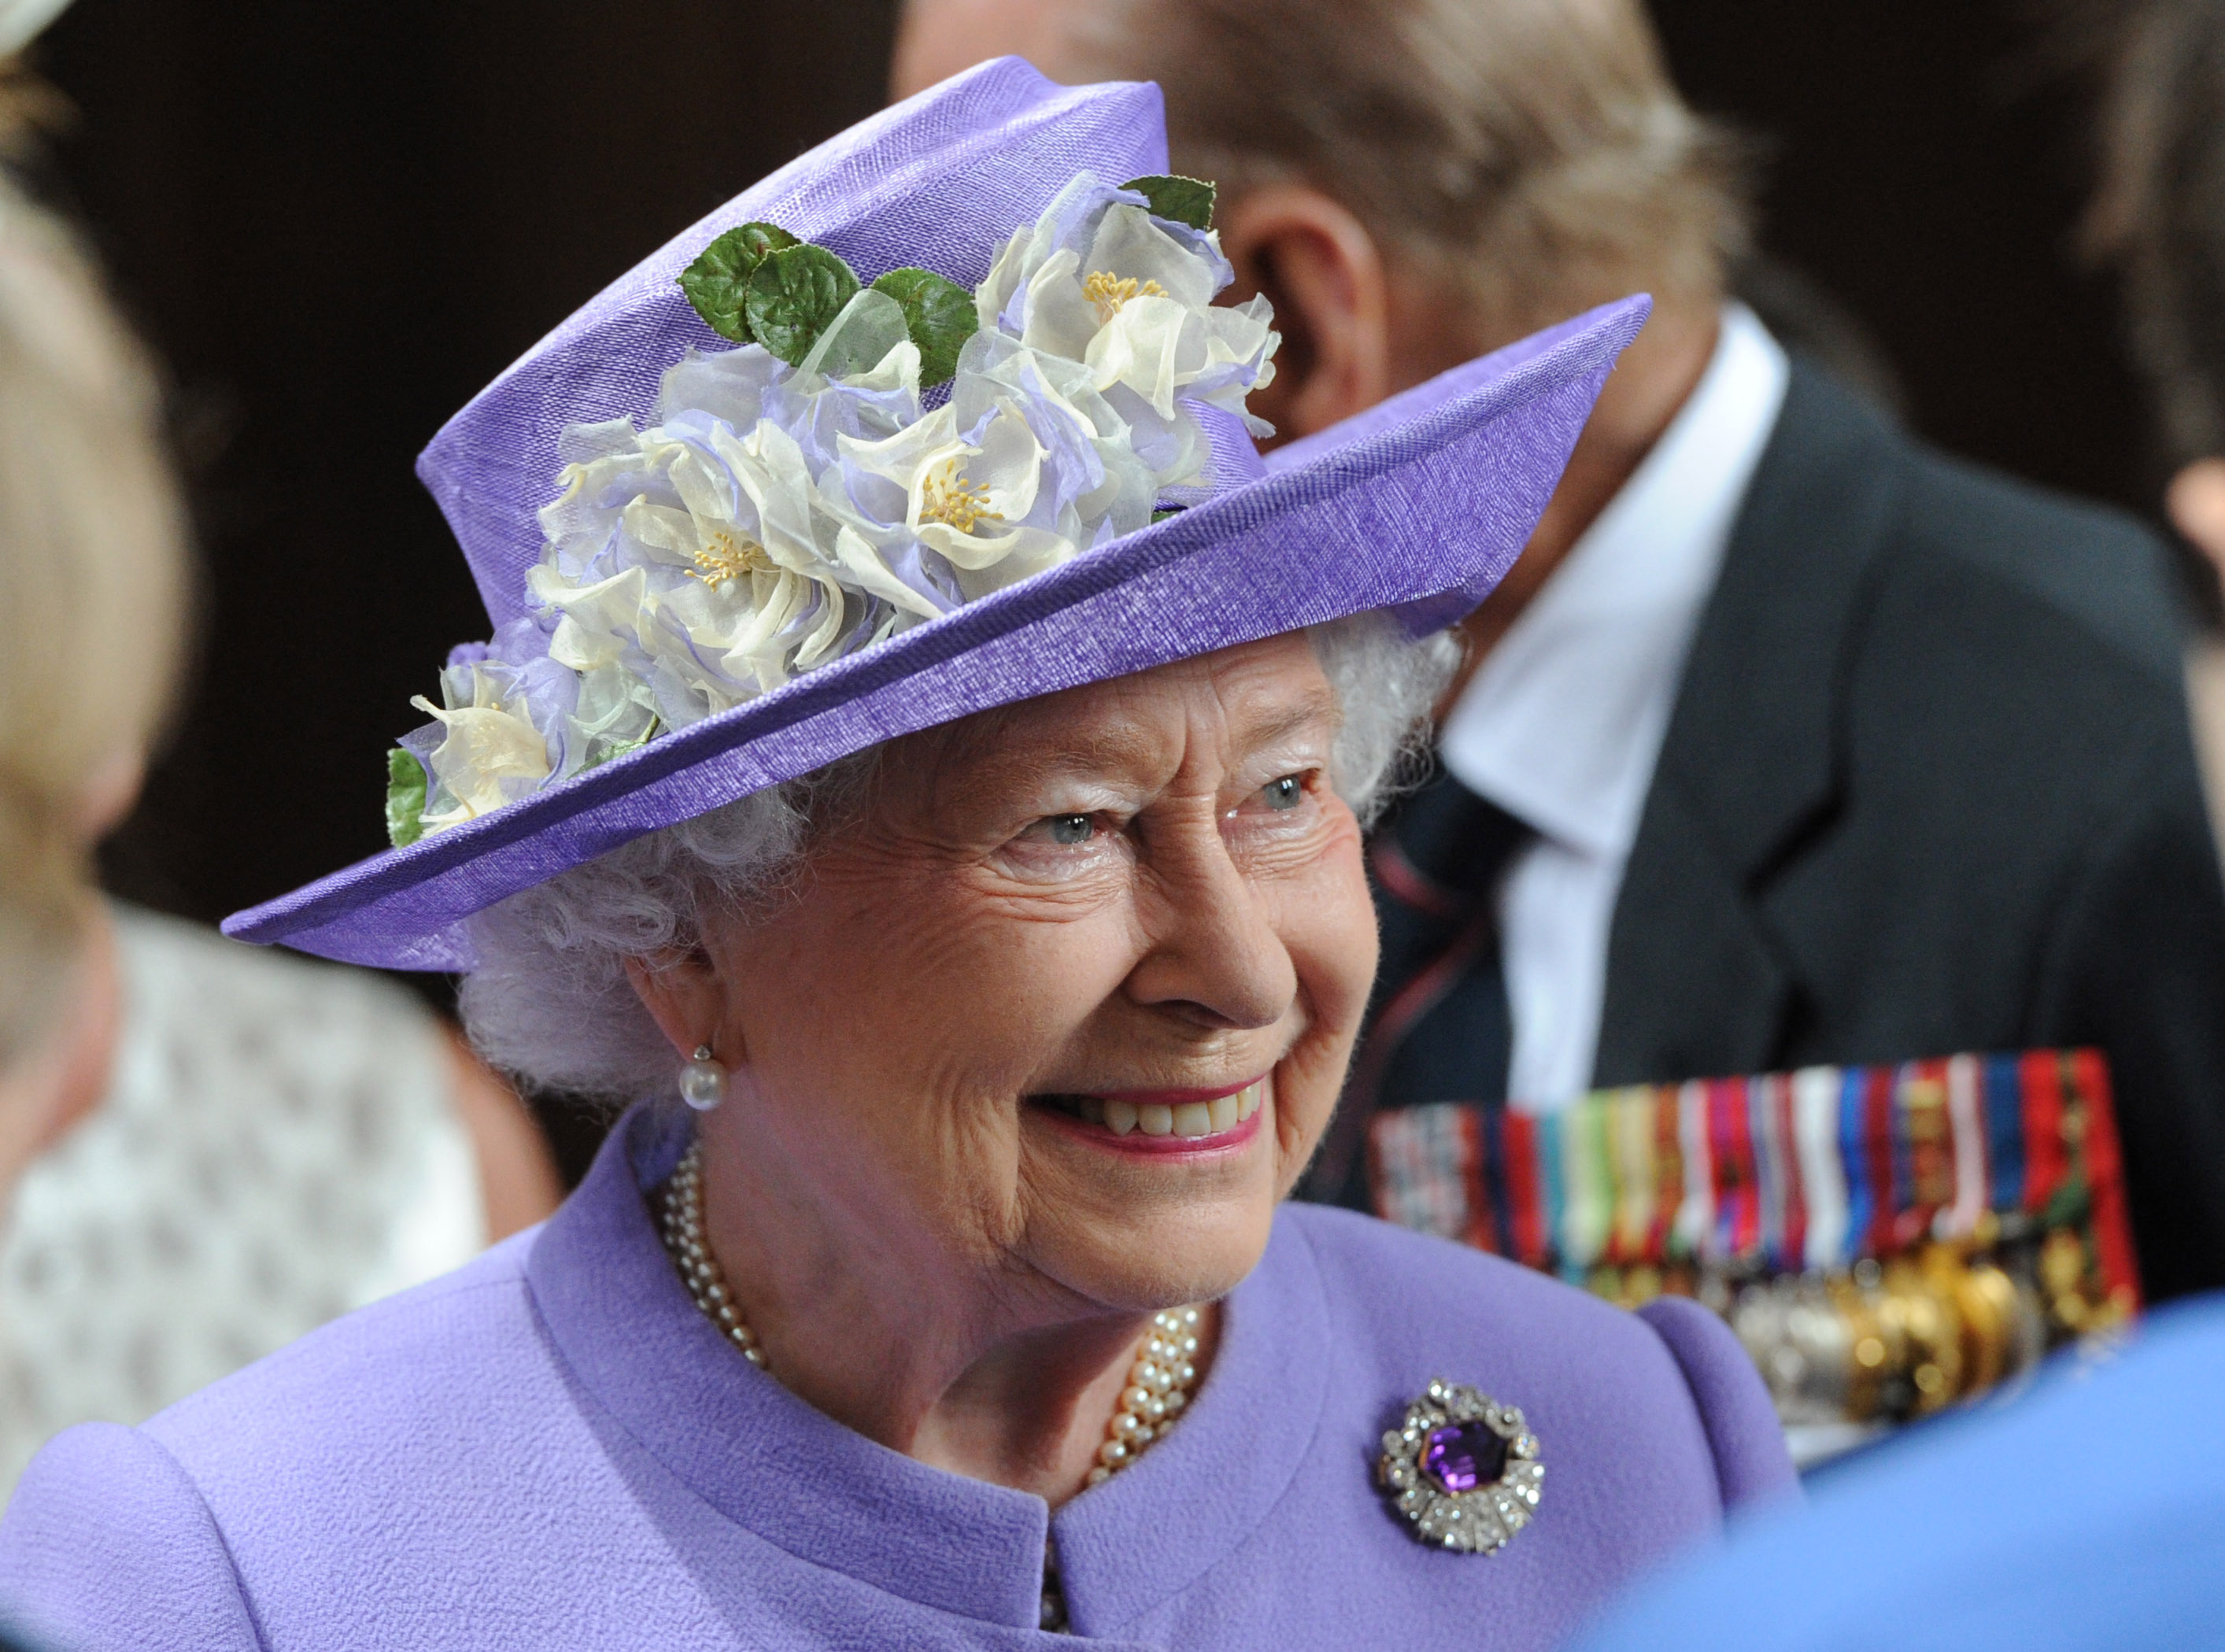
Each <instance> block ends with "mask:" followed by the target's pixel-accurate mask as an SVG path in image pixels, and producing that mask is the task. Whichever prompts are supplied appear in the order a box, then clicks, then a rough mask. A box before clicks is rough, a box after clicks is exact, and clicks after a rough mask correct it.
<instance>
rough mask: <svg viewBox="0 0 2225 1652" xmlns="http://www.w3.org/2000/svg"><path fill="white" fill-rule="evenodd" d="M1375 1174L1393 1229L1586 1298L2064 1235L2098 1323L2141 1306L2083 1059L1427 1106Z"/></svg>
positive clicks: (1382, 1139) (1386, 1133)
mask: <svg viewBox="0 0 2225 1652" xmlns="http://www.w3.org/2000/svg"><path fill="white" fill-rule="evenodd" d="M1369 1168H1370V1174H1371V1177H1372V1187H1373V1191H1374V1198H1375V1206H1376V1210H1377V1211H1378V1212H1379V1214H1381V1215H1383V1216H1385V1217H1386V1218H1389V1219H1391V1220H1392V1221H1394V1222H1398V1223H1402V1224H1404V1225H1406V1226H1408V1227H1412V1228H1417V1229H1420V1230H1421V1231H1423V1232H1427V1233H1435V1234H1438V1235H1441V1236H1442V1237H1446V1238H1448V1239H1456V1240H1459V1241H1461V1242H1462V1243H1464V1244H1474V1245H1478V1246H1480V1247H1481V1248H1482V1249H1484V1250H1492V1251H1496V1252H1498V1253H1499V1254H1500V1255H1502V1256H1512V1257H1513V1258H1515V1259H1516V1260H1518V1261H1520V1262H1523V1263H1527V1264H1529V1265H1531V1266H1532V1267H1536V1268H1541V1269H1550V1270H1551V1271H1553V1272H1556V1273H1558V1274H1560V1275H1563V1277H1565V1278H1568V1279H1569V1280H1571V1281H1573V1282H1578V1283H1588V1284H1592V1285H1594V1287H1597V1286H1600V1285H1601V1275H1603V1274H1607V1275H1616V1276H1618V1277H1620V1275H1626V1274H1627V1273H1629V1272H1631V1271H1632V1270H1646V1271H1647V1272H1648V1274H1649V1275H1658V1276H1659V1277H1660V1278H1661V1280H1662V1281H1663V1282H1664V1285H1665V1286H1666V1288H1676V1282H1677V1280H1678V1279H1680V1278H1683V1277H1687V1276H1690V1277H1694V1278H1703V1277H1706V1276H1708V1275H1715V1276H1720V1277H1728V1278H1731V1279H1734V1280H1738V1281H1745V1280H1752V1279H1756V1278H1762V1279H1765V1278H1769V1277H1772V1276H1775V1275H1785V1274H1791V1273H1803V1274H1806V1273H1818V1274H1826V1275H1828V1274H1831V1273H1834V1272H1842V1271H1844V1270H1847V1269H1852V1268H1854V1266H1855V1265H1856V1264H1858V1263H1863V1262H1865V1261H1874V1262H1880V1263H1883V1262H1886V1261H1888V1260H1890V1259H1892V1258H1894V1257H1899V1256H1908V1255H1910V1254H1912V1253H1914V1252H1915V1251H1917V1250H1919V1249H1922V1248H1924V1247H1925V1246H1930V1245H1936V1244H1943V1243H1948V1244H1956V1245H1959V1246H1962V1247H1963V1248H1965V1249H1966V1250H1972V1251H1978V1250H1992V1249H1994V1248H1995V1247H1996V1246H1998V1245H2000V1244H2019V1243H2032V1242H2036V1241H2038V1239H2040V1238H2042V1237H2046V1236H2050V1235H2055V1234H2063V1235H2068V1236H2070V1238H2071V1239H2073V1240H2075V1241H2076V1246H2077V1250H2076V1257H2075V1258H2074V1260H2075V1261H2076V1263H2077V1264H2078V1265H2080V1266H2082V1268H2083V1269H2084V1272H2083V1274H2082V1275H2081V1276H2079V1277H2078V1278H2077V1279H2076V1281H2075V1284H2076V1289H2077V1291H2078V1292H2079V1293H2082V1300H2086V1301H2089V1306H2090V1307H2091V1310H2092V1312H2093V1313H2095V1315H2096V1316H2099V1315H2101V1314H2102V1313H2103V1312H2104V1310H2105V1308H2106V1309H2108V1311H2110V1312H2114V1313H2120V1314H2121V1313H2129V1312H2132V1311H2133V1310H2135V1309H2136V1308H2137V1307H2138V1305H2139V1276H2138V1272H2137V1269H2136V1268H2135V1266H2134V1262H2133V1245H2132V1237H2131V1230H2130V1227H2129V1225H2128V1222H2127V1217H2126V1211H2125V1193H2124V1176H2123V1165H2122V1157H2121V1155H2120V1149H2119V1146H2118V1141H2117V1127H2116V1118H2115V1112H2114V1107H2113V1105H2112V1103H2111V1099H2110V1092H2109V1074H2108V1064H2107V1063H2106V1062H2105V1060H2103V1058H2102V1056H2101V1054H2100V1052H2098V1051H2095V1050H2090V1049H2080V1050H2032V1051H2026V1052H2024V1053H2021V1054H2000V1055H1956V1056H1950V1057H1946V1058H1943V1059H1939V1060H1917V1061H1905V1062H1899V1063H1895V1064H1892V1065H1889V1066H1877V1067H1810V1068H1805V1069H1803V1070H1802V1071H1800V1072H1797V1073H1767V1074H1762V1075H1759V1076H1756V1077H1749V1078H1734V1079H1696V1080H1692V1081H1689V1082H1687V1083H1684V1084H1678V1085H1654V1086H1634V1087H1630V1088H1625V1089H1620V1090H1611V1091H1604V1092H1598V1093H1595V1094H1593V1095H1588V1096H1586V1097H1584V1098H1582V1099H1580V1100H1578V1101H1576V1102H1575V1103H1574V1104H1571V1105H1569V1106H1567V1107H1565V1108H1562V1109H1559V1110H1557V1111H1552V1112H1550V1113H1543V1114H1529V1113H1525V1112H1520V1111H1510V1110H1502V1109H1498V1108H1483V1107H1479V1106H1474V1105H1471V1104H1466V1103H1460V1102H1442V1103H1437V1104H1431V1105H1429V1106H1423V1107H1412V1108H1407V1109H1404V1110H1401V1111H1392V1112H1385V1113H1383V1114H1379V1116H1378V1117H1376V1118H1375V1119H1374V1120H1373V1121H1372V1123H1371V1125H1370V1130H1369ZM2063 1243H2067V1241H2066V1242H2057V1253H2056V1255H2057V1259H2056V1260H2055V1261H2054V1262H2052V1263H2051V1264H2050V1266H2051V1267H2052V1268H2054V1269H2056V1271H2057V1273H2063V1269H2066V1268H2068V1267H2069V1266H2070V1265H2071V1264H2070V1263H2066V1262H2064V1261H2063V1257H2064V1256H2070V1252H2068V1251H2065V1250H2063V1248H2062V1246H2063ZM2064 1277H2065V1278H2068V1277H2069V1275H2067V1274H2065V1275H2064ZM2058 1283H2060V1281H2058ZM2065 1288H2069V1287H2067V1286H2066V1287H2065ZM2096 1322H2097V1323H2098V1322H2099V1320H2098V1318H2097V1320H2096Z"/></svg>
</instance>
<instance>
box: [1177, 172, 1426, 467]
mask: <svg viewBox="0 0 2225 1652" xmlns="http://www.w3.org/2000/svg"><path fill="white" fill-rule="evenodd" d="M1220 249H1221V250H1222V252H1224V253H1225V254H1227V258H1228V262H1229V263H1230V264H1231V265H1233V267H1234V269H1235V271H1236V284H1235V288H1234V290H1233V294H1232V296H1233V297H1235V298H1236V299H1237V300H1238V301H1241V300H1243V299H1244V298H1246V297H1248V296H1249V295H1250V294H1252V293H1265V294H1266V295H1267V300H1268V301H1269V302H1270V303H1271V304H1272V305H1273V306H1274V307H1275V326H1276V328H1277V330H1278V331H1279V332H1281V333H1282V335H1283V343H1282V347H1281V348H1280V349H1279V350H1278V351H1277V352H1276V355H1275V379H1274V383H1271V384H1269V385H1268V386H1266V388H1265V389H1260V390H1258V391H1255V392H1254V393H1253V394H1252V396H1251V398H1250V405H1251V408H1252V412H1254V413H1256V414H1258V415H1259V416H1260V417H1261V418H1263V419H1265V420H1266V421H1269V422H1270V423H1271V424H1272V425H1273V426H1274V427H1275V430H1276V434H1277V435H1279V436H1281V437H1283V438H1285V439H1288V438H1290V437H1294V436H1309V435H1311V434H1313V433H1314V432H1315V431H1316V430H1320V429H1322V428H1323V427H1326V426H1328V425H1333V424H1334V423H1335V422H1336V421H1338V420H1340V419H1345V418H1349V417H1350V416H1351V415H1353V414H1355V413H1360V412H1362V411H1364V410H1365V409H1366V408H1372V407H1373V406H1374V405H1375V404H1376V403H1377V402H1380V401H1381V400H1383V398H1384V397H1385V396H1388V395H1390V394H1391V390H1392V389H1393V388H1395V387H1394V386H1393V384H1392V383H1391V377H1392V366H1391V360H1392V353H1393V352H1392V346H1391V292H1390V282H1389V279H1388V276H1387V275H1386V273H1385V267H1384V262H1383V256H1382V253H1381V251H1380V250H1379V249H1378V248H1377V246H1376V244H1375V237H1373V236H1372V235H1370V234H1369V233H1368V232H1367V228H1366V225H1363V224H1361V223H1360V220H1359V219H1358V218H1355V217H1353V215H1352V213H1351V212H1348V211H1347V210H1346V209H1345V208H1344V207H1343V206H1339V205H1338V204H1337V203H1336V202H1335V201H1334V200H1333V199H1330V198H1329V197H1328V196H1327V195H1325V194H1323V193H1322V192H1321V191H1320V190H1318V189H1315V188H1312V187H1309V186H1307V185H1304V184H1269V185H1267V186H1265V187H1264V188H1259V189H1255V190H1252V191H1251V192H1250V193H1247V194H1245V195H1242V196H1240V197H1239V198H1237V199H1234V200H1233V201H1231V202H1230V203H1229V204H1228V205H1227V206H1225V207H1224V208H1223V210H1222V212H1221V215H1220Z"/></svg>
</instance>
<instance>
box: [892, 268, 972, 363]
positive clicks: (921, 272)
mask: <svg viewBox="0 0 2225 1652" xmlns="http://www.w3.org/2000/svg"><path fill="white" fill-rule="evenodd" d="M873 290H874V291H875V292H877V293H886V294H888V295H889V296H890V297H891V298H892V299H894V300H896V301H897V303H898V304H900V305H902V306H903V313H904V326H906V327H907V328H909V329H910V332H911V341H912V342H913V343H914V344H916V345H918V346H919V382H920V383H922V384H940V383H942V381H943V380H945V379H947V378H949V377H952V376H954V374H955V373H956V372H957V371H958V352H959V351H961V350H963V349H964V348H965V347H966V341H967V339H970V338H972V337H973V335H974V334H975V333H976V332H979V331H980V328H981V317H980V313H979V311H978V310H977V309H976V308H975V307H974V304H973V294H971V293H969V292H967V290H966V289H965V288H963V287H960V285H959V284H958V283H957V282H954V281H948V280H946V279H945V278H944V277H942V276H941V275H936V274H935V272H934V271H933V270H932V269H891V271H889V273H888V274H887V275H880V276H877V277H875V279H874V282H873Z"/></svg>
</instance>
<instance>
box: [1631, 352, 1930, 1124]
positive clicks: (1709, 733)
mask: <svg viewBox="0 0 2225 1652" xmlns="http://www.w3.org/2000/svg"><path fill="white" fill-rule="evenodd" d="M1910 456H1911V450H1910V448H1909V446H1908V444H1907V441H1906V440H1905V438H1904V437H1903V436H1902V435H1901V434H1899V432H1898V431H1897V430H1895V429H1894V428H1893V427H1892V426H1891V425H1889V424H1887V423H1886V421H1884V420H1883V419H1882V418H1880V416H1879V415H1877V414H1875V413H1873V412H1872V411H1871V410H1870V409H1868V408H1866V407H1865V406H1863V405H1862V404H1861V402H1857V401H1856V400H1855V399H1854V397H1853V396H1851V395H1849V394H1848V392H1847V391H1845V390H1843V389H1841V388H1840V387H1839V386H1837V385H1836V384H1835V383H1833V382H1832V381H1831V380H1830V379H1829V378H1828V377H1824V376H1823V375H1822V374H1821V373H1818V372H1817V371H1816V370H1814V369H1812V368H1809V367H1806V366H1803V365H1801V364H1798V363H1797V362H1796V363H1795V364H1794V367H1793V371H1792V377H1791V383H1790V384H1789V386H1788V387H1787V389H1786V392H1785V397H1784V411H1783V412H1782V413H1781V414H1780V415H1779V416H1778V422H1777V428H1776V430H1775V431H1774V433H1773V434H1772V436H1771V438H1770V441H1769V446H1768V447H1767V448H1766V450H1765V452H1764V453H1763V455H1762V458H1761V462H1760V464H1759V465H1758V466H1757V467H1756V469H1755V472H1754V477H1753V484H1752V485H1751V486H1750V487H1749V489H1748V491H1747V493H1746V503H1745V506H1744V508H1743V509H1742V510H1741V511H1740V515H1739V518H1738V522H1737V525H1736V527H1735V528H1734V529H1733V531H1732V535H1731V541H1730V546H1729V548H1728V550H1727V552H1726V554H1725V556H1724V560H1723V569H1722V574H1721V579H1720V580H1719V581H1718V583H1717V585H1716V587H1715V595H1714V597H1713V598H1712V599H1711V600H1710V601H1709V603H1708V608H1707V611H1706V612H1705V613H1704V615H1703V616H1702V618H1701V621H1700V626H1699V630H1698V632H1697V633H1696V636H1695V637H1694V639H1693V644H1692V652H1691V655H1690V657H1689V661H1687V663H1686V666H1685V670H1684V678H1683V685H1682V687H1681V688H1680V689H1679V691H1678V694H1677V706H1676V709H1675V711H1674V712H1673V713H1672V714H1671V716H1670V723H1669V731H1668V733H1667V735H1666V737H1664V741H1663V744H1662V749H1661V756H1660V761H1659V763H1658V766H1657V768H1656V769H1655V771H1654V778H1653V784H1652V788H1651V791H1650V793H1649V794H1648V795H1647V798H1646V801H1645V813H1644V814H1643V816H1642V818H1641V820H1640V821H1639V830H1638V837H1637V840H1636V842H1635V845H1633V847H1632V853H1631V859H1630V864H1629V866H1628V869H1627V870H1626V873H1625V876H1624V880H1623V885H1622V889H1621V892H1620V896H1619V897H1618V899H1617V902H1616V905H1615V913H1614V920H1613V933H1612V934H1611V936H1610V939H1609V941H1608V950H1607V993H1606V1002H1605V1004H1604V1006H1603V1008H1602V1012H1601V1028H1600V1042H1599V1053H1598V1056H1597V1058H1596V1062H1595V1065H1594V1082H1596V1083H1598V1084H1601V1085H1614V1084H1626V1083H1638V1082H1649V1081H1654V1080H1659V1079H1675V1078H1683V1077H1687V1076H1690V1075H1692V1074H1695V1073H1735V1072H1747V1071H1759V1070H1762V1069H1764V1068H1766V1067H1769V1066H1771V1065H1772V1064H1773V1062H1774V1060H1775V1056H1776V1052H1777V1048H1778V1045H1779V1044H1780V1042H1781V1041H1782V1039H1783V1036H1784V1025H1785V1022H1786V1021H1787V1019H1788V1017H1789V1016H1790V1015H1791V1011H1792V1008H1793V1005H1792V1002H1791V1000H1792V996H1793V993H1794V991H1795V983H1794V979H1793V977H1792V974H1791V971H1790V969H1789V967H1788V965H1787V964H1786V962H1785V960H1784V955H1783V951H1782V948H1781V946H1779V945H1778V942H1777V940H1776V939H1775V938H1774V937H1773V936H1772V934H1770V933H1769V931H1768V929H1767V927H1765V923H1764V921H1763V919H1762V916H1761V914H1760V912H1759V909H1758V905H1757V901H1758V896H1759V892H1760V891H1761V889H1763V887H1764V886H1765V884H1766V883H1768V881H1769V880H1770V878H1771V877H1772V875H1773V874H1774V873H1775V872H1776V871H1777V870H1779V869H1780V868H1781V867H1782V866H1784V864H1786V862H1787V861H1788V859H1789V858H1791V856H1793V855H1794V854H1796V853H1797V851H1798V848H1799V845H1800V844H1801V843H1802V842H1803V840H1804V839H1805V838H1806V836H1807V834H1808V833H1810V832H1812V831H1813V830H1815V829H1816V827H1817V826H1820V825H1821V824H1822V822H1824V821H1825V820H1828V819H1829V816H1830V814H1831V812H1832V811H1833V809H1834V808H1835V807H1837V806H1838V803H1839V801H1840V800H1841V797H1842V796H1843V794H1844V789H1845V783H1846V765H1847V751H1846V744H1845V730H1844V727H1843V718H1842V717H1841V694H1842V692H1843V687H1844V684H1845V680H1846V674H1847V672H1848V668H1849V664H1850V660H1851V656H1852V655H1853V653H1854V649H1856V648H1857V647H1858V646H1859V643H1860V639H1861V628H1862V612H1863V610H1864V608H1865V607H1866V606H1867V603H1868V601H1869V599H1870V598H1869V592H1870V591H1871V588H1872V586H1873V580H1874V578H1875V575H1876V572H1877V569H1878V566H1879V564H1880V560H1881V559H1882V557H1883V556H1884V554H1885V551H1886V545H1887V542H1888V540H1889V537H1890V535H1891V533H1892V529H1893V526H1894V524H1895V523H1896V522H1898V521H1899V516H1900V513H1901V511H1902V510H1903V508H1904V505H1903V502H1904V499H1905V493H1906V490H1907V487H1908V474H1909V466H1910V463H1911V457H1910ZM1726 1004H1734V1005H1736V1006H1737V1007H1738V1013H1737V1014H1736V1015H1734V1016H1725V1014H1724V1013H1723V1009H1724V1006H1725V1005H1726ZM1696 1029H1705V1030H1704V1032H1701V1031H1696ZM1672 1068H1673V1069H1674V1070H1673V1071H1671V1070H1670V1069H1672Z"/></svg>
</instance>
